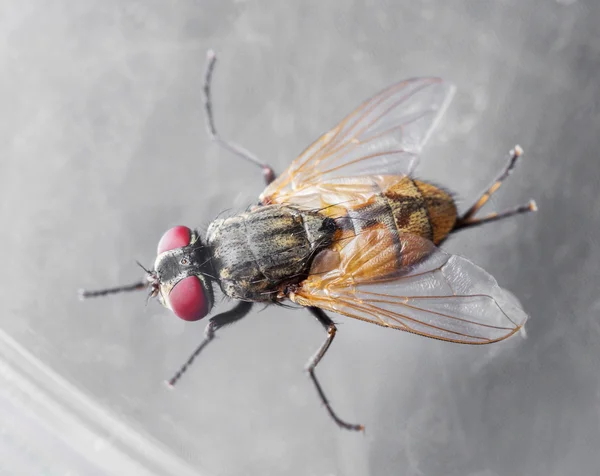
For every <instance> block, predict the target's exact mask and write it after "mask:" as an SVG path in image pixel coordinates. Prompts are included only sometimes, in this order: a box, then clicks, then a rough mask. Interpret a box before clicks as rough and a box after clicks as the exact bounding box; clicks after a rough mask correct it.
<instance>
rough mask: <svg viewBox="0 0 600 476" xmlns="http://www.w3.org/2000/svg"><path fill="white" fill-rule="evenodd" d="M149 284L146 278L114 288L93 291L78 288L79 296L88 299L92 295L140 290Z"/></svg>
mask: <svg viewBox="0 0 600 476" xmlns="http://www.w3.org/2000/svg"><path fill="white" fill-rule="evenodd" d="M148 285H149V282H148V280H144V281H138V282H137V283H133V284H126V285H123V286H117V287H115V288H106V289H98V290H95V291H88V290H87V289H80V290H79V297H80V298H81V299H88V298H93V297H101V296H107V295H109V294H118V293H126V292H130V291H141V290H142V289H146V288H147V287H148Z"/></svg>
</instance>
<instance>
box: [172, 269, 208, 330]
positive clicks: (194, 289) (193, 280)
mask: <svg viewBox="0 0 600 476" xmlns="http://www.w3.org/2000/svg"><path fill="white" fill-rule="evenodd" d="M168 300H169V306H170V307H171V309H172V311H173V312H174V313H175V315H176V316H177V317H179V318H181V319H183V320H184V321H197V320H199V319H202V318H203V317H204V316H206V315H207V314H208V311H209V309H208V300H207V299H206V291H205V289H204V286H203V285H202V282H201V281H200V279H199V278H198V277H197V276H188V277H187V278H183V279H182V280H181V281H179V282H178V283H177V284H176V285H175V286H174V287H173V289H171V292H170V293H169V297H168Z"/></svg>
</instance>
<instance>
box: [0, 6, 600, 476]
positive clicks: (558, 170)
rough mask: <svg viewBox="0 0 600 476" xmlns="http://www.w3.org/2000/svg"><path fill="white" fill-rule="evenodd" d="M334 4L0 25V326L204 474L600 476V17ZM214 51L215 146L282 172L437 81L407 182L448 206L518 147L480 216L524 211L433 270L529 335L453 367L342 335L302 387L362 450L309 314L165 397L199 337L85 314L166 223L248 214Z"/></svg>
mask: <svg viewBox="0 0 600 476" xmlns="http://www.w3.org/2000/svg"><path fill="white" fill-rule="evenodd" d="M342 5H343V4H342V3H339V2H331V3H329V2H322V1H316V0H313V1H308V2H307V1H286V2H250V1H248V2H244V1H238V2H223V1H218V0H212V1H210V2H209V1H204V2H198V1H191V0H179V1H172V2H165V1H159V0H144V1H141V0H138V1H133V0H103V1H91V0H70V1H68V0H55V1H52V2H47V1H43V0H18V1H17V0H4V1H3V2H0V52H1V54H0V104H1V109H0V111H1V112H0V203H1V205H0V222H1V223H2V234H1V235H0V240H1V241H0V244H1V246H0V249H1V251H0V259H1V262H2V269H3V273H2V278H1V279H2V281H1V282H0V284H1V286H0V298H1V299H2V303H3V312H2V313H1V315H0V327H1V328H2V329H3V330H4V331H6V332H7V333H8V334H10V335H11V336H12V337H14V338H15V339H16V340H17V341H19V342H20V343H21V344H22V345H24V346H26V347H27V348H28V349H29V350H30V351H31V352H32V353H33V354H34V355H35V356H37V357H38V358H40V359H41V360H43V361H44V362H45V363H47V364H48V365H50V366H51V367H52V368H53V369H55V370H57V371H58V372H59V373H61V374H62V375H63V376H64V377H65V378H66V379H68V380H69V381H70V382H71V383H73V384H74V385H76V386H77V387H79V388H80V389H82V390H83V391H85V392H87V393H88V394H90V395H92V396H93V397H94V398H95V399H96V401H97V402H98V403H100V404H101V405H103V406H104V407H105V408H107V409H108V410H109V411H111V412H112V413H113V414H114V415H116V416H117V417H119V418H121V419H122V421H123V422H125V423H127V424H129V425H131V426H132V427H134V428H136V429H138V430H140V431H142V432H144V433H146V434H147V435H150V436H151V437H153V438H155V439H157V440H159V441H161V442H162V443H163V444H164V445H166V446H167V447H168V448H170V449H171V450H172V451H173V452H174V453H175V454H177V455H179V456H180V457H181V458H183V459H186V460H187V461H189V462H190V464H192V465H194V466H195V467H197V468H198V474H220V475H238V474H243V475H264V474H277V475H288V474H289V475H295V474H298V475H361V476H364V475H391V474H402V475H404V476H410V475H427V476H436V475H440V476H450V475H469V476H500V475H502V476H504V475H507V476H514V475H544V476H549V475H570V474H577V475H578V476H583V475H594V474H598V468H599V467H600V452H598V447H600V373H599V372H598V368H599V366H600V322H599V320H600V300H599V298H598V289H599V283H600V254H599V251H600V250H599V248H598V240H599V234H598V233H599V230H600V199H599V198H598V192H599V182H600V165H599V163H600V162H599V160H600V158H599V154H600V135H599V134H598V131H599V130H600V99H599V98H600V80H599V79H598V78H599V77H600V59H599V58H600V3H598V2H597V1H595V0H580V1H551V0H533V1H527V2H525V1H522V0H504V1H494V2H490V1H479V2H476V1H467V0H459V1H453V2H448V1H445V0H430V1H395V2H392V1H387V2H386V1H377V0H376V1H372V2H368V5H362V4H360V3H358V2H352V3H347V4H345V5H347V6H346V7H342ZM209 47H212V48H215V49H216V50H217V51H218V52H219V54H220V63H219V64H218V65H217V70H216V72H215V87H214V93H215V108H216V120H217V123H218V126H219V127H220V129H221V131H222V133H223V134H225V135H227V136H228V137H230V138H234V139H235V140H237V141H239V142H240V143H242V144H244V145H245V146H246V147H247V148H248V149H250V150H252V151H253V152H254V153H255V154H257V155H258V156H260V157H264V158H265V159H266V160H268V161H270V162H271V163H272V164H273V165H274V167H275V169H276V170H278V171H281V170H282V169H283V168H284V167H285V165H286V164H287V163H288V162H289V161H290V159H291V158H293V157H294V156H295V155H296V154H298V153H299V152H300V151H301V150H302V149H303V148H304V147H305V146H306V145H308V144H309V142H310V141H311V140H312V139H314V138H316V137H317V136H318V135H319V134H320V133H321V132H322V131H323V130H325V129H326V128H328V127H330V126H332V125H333V124H334V123H335V122H336V121H337V120H338V119H340V118H341V117H342V116H343V115H344V114H345V113H346V112H348V111H349V110H350V109H351V108H353V107H354V106H356V105H357V104H358V103H359V101H361V100H362V99H364V98H366V97H368V96H370V95H371V94H373V93H375V92H376V91H378V90H379V89H380V88H382V87H384V86H386V85H388V84H389V83H392V82H394V81H396V80H398V79H401V78H404V77H409V76H416V75H440V76H442V77H444V78H447V79H450V80H452V81H454V82H455V83H456V84H457V86H458V93H457V96H456V98H455V100H454V102H453V104H452V106H451V108H450V111H449V113H448V115H447V116H446V120H445V121H444V123H443V124H442V129H441V130H440V132H439V133H438V134H436V136H435V138H434V140H433V141H432V143H431V145H430V147H429V148H428V149H427V151H426V154H425V156H424V160H423V162H422V164H421V166H420V167H419V168H418V172H417V173H418V176H419V177H420V178H423V179H427V180H431V181H433V182H434V183H439V184H442V185H444V186H445V187H447V188H450V189H452V190H453V191H454V192H455V193H456V194H457V196H458V197H459V198H460V199H464V200H463V201H462V202H461V206H462V209H464V207H465V206H467V205H468V204H469V201H470V200H471V199H474V198H475V197H476V195H477V193H478V192H479V191H480V190H481V189H482V188H483V187H484V186H486V185H487V183H488V181H489V180H491V179H492V178H493V176H494V175H495V174H496V172H497V170H498V169H499V168H501V167H502V165H503V163H504V162H503V160H504V154H505V152H507V151H508V150H509V149H510V148H511V147H512V146H513V145H514V144H515V143H519V144H521V145H522V146H523V148H524V149H525V152H526V157H525V158H524V160H523V163H522V164H521V166H520V167H519V169H518V173H516V174H515V175H514V176H513V177H511V179H510V181H509V182H508V183H507V184H506V185H505V187H503V189H502V190H501V192H500V193H499V194H498V196H497V197H495V198H494V200H493V201H492V203H491V205H490V206H491V207H494V208H496V209H501V208H504V207H509V206H513V205H517V204H520V203H522V202H525V201H526V200H528V199H529V198H535V199H536V200H537V202H538V205H539V207H540V212H539V213H538V214H537V215H534V216H531V217H527V218H525V217H520V218H517V219H515V220H512V221H510V222H505V223H501V224H494V225H490V226H489V227H485V228H481V229H478V230H472V231H465V232H464V234H461V235H460V236H457V237H456V238H453V239H452V240H450V242H448V243H447V245H446V248H447V249H448V250H450V251H453V252H457V253H462V254H465V255H467V256H468V257H470V258H471V259H472V260H474V261H475V262H476V263H478V264H480V265H482V266H484V267H485V268H486V269H487V270H488V271H490V272H491V273H492V274H494V275H495V276H496V277H497V279H498V281H499V282H500V283H501V284H503V285H504V286H506V287H508V288H509V289H511V290H512V291H513V292H514V293H515V294H516V295H517V296H518V297H519V298H520V299H521V300H522V302H523V305H524V306H525V308H526V309H527V310H528V311H529V312H530V313H531V321H530V323H529V325H528V328H527V332H528V338H527V339H526V340H523V339H520V338H518V337H517V338H514V339H512V340H511V341H509V342H508V343H506V344H505V345H494V346H490V347H462V346H455V345H451V344H445V343H442V342H435V341H429V340H426V339H420V338H418V337H414V336H411V335H404V334H402V333H400V332H394V331H391V330H386V329H382V328H377V327H376V326H369V325H367V324H364V323H362V322H354V321H350V320H348V319H344V318H338V319H336V320H337V321H339V322H340V326H339V327H340V331H339V333H338V337H337V339H336V342H335V343H334V345H333V347H332V350H331V352H330V353H329V354H328V356H327V357H326V359H325V360H324V361H323V363H322V364H321V366H320V367H319V369H318V374H319V376H320V377H321V381H322V383H323V385H324V387H325V389H326V391H327V393H328V395H329V396H330V398H331V400H332V402H333V404H334V405H335V408H336V410H337V411H338V413H339V414H340V415H341V416H342V417H344V418H346V419H348V420H350V421H360V422H362V423H364V424H365V425H366V427H367V433H366V435H365V436H363V435H357V434H351V433H348V432H342V431H340V430H338V428H336V427H335V425H334V424H333V423H332V422H331V421H330V420H329V418H328V417H327V415H326V413H325V410H324V409H323V408H322V407H321V406H320V405H319V403H318V399H317V395H316V393H315V391H314V389H313V388H312V386H311V383H310V381H309V380H308V379H307V378H306V376H305V375H304V374H303V372H302V368H303V365H304V362H305V360H306V359H307V358H308V357H309V355H310V354H311V353H312V352H313V351H314V349H316V347H317V346H318V345H319V344H320V343H321V341H322V339H323V338H324V335H323V330H322V328H321V327H320V325H319V324H318V323H316V322H314V319H313V318H312V317H311V316H310V315H309V314H308V313H307V312H302V311H291V310H286V309H282V308H269V309H267V310H265V311H264V312H253V313H252V315H251V316H249V317H248V318H246V319H245V320H244V321H242V322H240V323H238V324H236V325H235V326H233V327H231V328H227V329H223V331H222V332H221V338H219V339H217V340H216V341H215V342H214V343H213V344H212V345H211V347H209V349H208V350H207V351H206V353H205V354H204V355H203V356H202V358H201V359H200V360H199V361H198V362H197V363H196V364H195V366H194V368H193V369H192V370H191V371H190V372H189V373H188V374H187V375H186V377H185V379H184V380H182V381H181V384H180V386H179V387H177V389H176V391H174V392H168V391H167V390H166V389H165V388H164V386H163V384H162V382H163V380H164V379H165V378H167V377H169V376H170V374H171V373H172V372H173V371H174V370H175V369H176V368H177V367H178V366H179V365H180V364H181V363H182V362H183V360H184V359H185V358H186V357H187V356H188V353H189V352H190V351H191V350H192V349H193V348H194V346H195V345H196V344H197V343H198V341H199V339H200V338H201V335H202V330H203V323H195V324H190V323H184V322H181V321H178V320H177V319H176V318H175V317H173V316H172V315H170V314H169V313H168V312H167V311H166V310H164V309H162V308H161V307H160V306H158V305H156V304H154V303H151V304H150V305H149V306H148V307H147V308H145V307H144V296H143V295H140V294H133V295H127V296H119V297H114V298H112V299H106V300H98V301H94V302H85V303H81V302H78V301H77V299H76V294H75V292H76V290H77V288H78V287H81V286H86V287H99V286H104V285H112V284H117V283H121V282H129V281H134V280H135V279H137V278H138V277H139V276H140V274H139V271H140V270H139V269H138V268H137V266H136V265H135V262H134V260H135V259H139V260H140V261H142V262H143V263H145V264H150V263H152V262H153V260H154V258H155V254H154V253H155V248H156V243H157V242H158V239H159V238H160V236H161V234H162V232H163V231H164V230H166V229H167V228H169V227H170V226H172V225H175V224H187V225H190V226H199V227H201V228H203V229H205V227H206V226H207V225H208V223H209V222H210V221H211V220H212V219H213V218H214V217H215V216H216V215H217V214H218V213H219V212H221V211H223V210H225V209H230V211H228V212H226V213H227V214H231V213H234V212H238V211H241V210H244V209H245V208H246V206H247V205H248V204H251V203H253V202H255V201H256V197H257V196H258V194H259V193H260V190H261V188H262V177H261V174H260V171H258V170H255V169H253V168H252V166H250V165H247V164H244V163H240V162H239V161H236V159H235V158H232V157H231V156H229V155H228V154H227V153H225V152H223V151H220V150H218V148H216V147H215V146H214V145H211V144H210V143H209V141H208V138H207V135H206V134H205V132H204V122H203V115H202V109H201V82H202V73H203V68H204V55H205V51H206V50H207V49H208V48H209ZM218 306H220V307H219V308H220V309H226V308H227V306H228V304H226V303H222V304H221V303H218ZM257 311H258V309H257ZM90 451H92V449H90ZM114 474H118V470H115V473H114Z"/></svg>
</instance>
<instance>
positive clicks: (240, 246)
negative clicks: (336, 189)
mask: <svg viewBox="0 0 600 476" xmlns="http://www.w3.org/2000/svg"><path fill="white" fill-rule="evenodd" d="M335 231H336V226H335V221H334V220H333V219H331V218H329V217H326V216H324V215H321V214H320V213H318V212H311V211H302V210H298V209H295V208H293V207H287V206H281V205H267V206H260V207H256V208H254V209H252V210H251V211H249V212H247V213H242V214H240V215H236V216H233V217H230V218H225V219H219V220H215V221H214V222H213V223H212V224H211V225H210V226H209V228H208V231H207V235H206V242H207V245H208V246H209V247H210V250H211V256H212V262H213V266H214V269H215V273H216V277H217V278H218V279H219V281H220V283H221V288H222V290H223V292H224V293H225V294H226V295H228V296H230V297H233V298H236V299H242V300H250V301H271V300H273V299H274V296H276V295H277V293H278V292H279V290H280V288H281V286H282V285H284V284H285V283H290V282H295V281H298V282H299V281H300V280H301V279H303V278H304V277H305V276H306V273H307V272H308V269H309V267H310V263H311V261H312V259H313V258H314V255H315V254H316V253H317V251H318V250H320V249H322V248H325V247H327V246H329V244H331V242H332V240H333V236H334V234H335Z"/></svg>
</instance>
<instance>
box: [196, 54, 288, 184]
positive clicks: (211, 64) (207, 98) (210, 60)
mask: <svg viewBox="0 0 600 476" xmlns="http://www.w3.org/2000/svg"><path fill="white" fill-rule="evenodd" d="M206 61H207V63H206V73H205V75H204V88H203V90H204V110H205V112H206V124H207V128H208V134H209V135H210V138H211V139H212V140H214V141H215V142H216V143H217V144H219V145H220V146H221V147H223V148H224V149H227V150H228V151H229V152H231V153H233V154H235V155H237V156H238V157H241V158H242V159H244V160H247V161H248V162H251V163H253V164H254V165H257V166H258V167H260V168H261V169H262V173H263V177H264V179H265V182H266V183H267V185H269V184H270V183H271V182H272V181H273V180H275V178H276V175H275V172H274V171H273V169H272V168H271V166H269V165H268V164H265V163H263V162H261V161H260V160H259V159H258V158H257V157H256V156H255V155H254V154H252V153H251V152H249V151H247V150H246V149H244V148H243V147H242V146H239V145H237V144H235V143H233V142H229V141H227V140H225V139H222V138H221V136H220V135H219V133H218V132H217V129H216V127H215V121H214V118H213V109H212V96H211V90H210V84H211V81H212V74H213V71H214V69H215V64H216V62H217V55H216V54H215V52H214V51H212V50H209V52H208V53H207V55H206Z"/></svg>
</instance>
